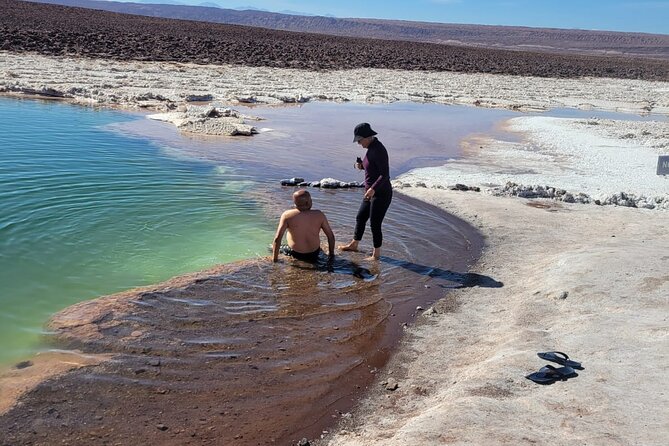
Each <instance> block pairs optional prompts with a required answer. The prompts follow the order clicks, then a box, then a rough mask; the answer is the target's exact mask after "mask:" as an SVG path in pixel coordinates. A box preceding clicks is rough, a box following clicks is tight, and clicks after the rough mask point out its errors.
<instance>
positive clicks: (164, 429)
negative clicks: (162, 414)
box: [156, 423, 169, 431]
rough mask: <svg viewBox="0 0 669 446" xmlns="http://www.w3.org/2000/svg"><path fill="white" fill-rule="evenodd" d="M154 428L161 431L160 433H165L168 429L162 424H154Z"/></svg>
mask: <svg viewBox="0 0 669 446" xmlns="http://www.w3.org/2000/svg"><path fill="white" fill-rule="evenodd" d="M156 428H158V430H161V431H166V430H167V429H169V428H168V427H167V426H165V425H164V424H162V423H160V424H156Z"/></svg>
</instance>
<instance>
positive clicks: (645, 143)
mask: <svg viewBox="0 0 669 446" xmlns="http://www.w3.org/2000/svg"><path fill="white" fill-rule="evenodd" d="M64 79H77V82H76V83H72V82H66V81H64ZM0 91H4V92H7V93H11V92H23V93H31V92H32V93H39V92H40V91H42V92H48V91H55V92H61V93H62V92H65V93H67V95H71V97H72V100H74V101H75V102H79V103H83V104H88V105H117V106H122V107H147V108H152V109H156V110H164V111H167V110H171V107H173V105H170V104H175V105H176V106H178V105H179V104H180V103H183V102H184V101H185V100H187V99H194V98H196V97H198V98H200V99H206V100H216V101H218V100H220V101H222V102H225V101H234V100H242V101H246V102H252V101H258V102H267V103H270V102H277V103H280V102H300V101H307V100H340V101H344V100H352V101H361V102H362V101H366V102H384V101H394V100H412V101H425V102H439V103H446V104H470V105H471V104H476V105H481V106H486V107H503V108H510V109H517V110H544V109H547V108H552V107H574V108H581V109H601V110H613V111H629V112H636V113H640V112H648V111H652V112H654V113H661V114H669V84H667V83H658V82H642V81H629V80H615V79H578V80H574V79H572V80H556V79H539V78H525V77H514V76H499V75H494V76H493V75H483V74H482V75H472V74H458V73H415V72H413V73H407V72H401V71H390V70H350V71H344V72H330V73H311V72H302V71H294V70H279V69H259V68H244V67H203V66H188V65H182V64H164V63H144V62H142V63H139V62H138V63H128V64H123V63H118V62H107V61H94V60H74V59H59V58H47V57H41V56H33V55H29V56H25V55H24V56H19V55H15V54H9V53H0ZM198 95H210V96H209V97H206V98H205V97H203V96H198ZM666 126H667V124H666V121H664V122H662V121H657V122H654V123H650V124H646V123H643V124H638V125H637V124H629V123H620V122H613V123H610V122H608V121H604V120H600V121H599V123H598V124H597V125H594V124H589V123H588V122H587V120H586V121H583V120H580V121H579V120H564V119H562V120H556V119H554V118H535V117H522V118H518V119H516V120H512V121H511V122H510V123H509V128H510V129H511V130H512V131H522V132H525V133H524V138H525V139H524V140H523V141H521V142H519V143H508V142H504V141H495V140H492V139H489V138H484V139H477V138H476V137H472V138H471V139H470V140H469V141H467V142H466V143H467V145H466V147H465V149H466V151H467V154H468V158H467V160H464V161H457V162H451V163H449V164H447V165H446V166H442V167H439V168H430V169H419V170H416V171H413V172H409V173H407V174H406V175H404V176H402V177H400V178H398V180H397V181H399V182H401V183H402V184H411V185H413V186H414V187H411V188H406V187H403V188H402V189H401V192H402V193H406V194H409V195H412V196H415V197H417V198H419V199H422V200H425V201H427V202H430V203H433V204H435V205H437V206H440V207H443V208H445V209H446V210H448V211H449V212H452V213H455V214H457V215H459V216H460V217H462V218H464V219H465V220H467V221H469V222H471V223H472V224H473V225H475V226H477V227H478V228H479V229H480V230H481V231H482V232H483V234H484V235H485V236H486V238H487V246H488V247H487V248H486V250H485V252H484V255H483V258H482V261H481V262H480V263H479V264H478V265H477V267H476V269H475V272H478V273H480V274H484V275H487V276H490V277H491V278H493V279H495V280H498V281H501V282H503V283H504V286H503V287H501V288H465V289H460V290H456V291H454V292H452V293H451V294H449V295H448V296H447V297H446V298H445V299H444V300H442V301H441V302H439V303H438V304H436V305H435V307H434V310H433V311H430V312H429V313H431V314H429V315H427V314H426V315H424V316H421V317H420V318H419V322H418V323H417V324H416V326H415V327H412V328H410V329H409V330H408V332H407V338H406V340H405V342H404V345H403V347H402V348H401V349H400V350H399V352H398V353H397V354H396V355H395V356H394V358H393V359H392V361H391V364H390V365H389V367H388V368H387V369H386V370H385V372H384V373H385V374H386V377H388V376H392V377H393V378H394V379H396V380H397V381H398V383H399V387H398V389H397V390H395V391H394V392H391V391H387V390H385V389H384V388H383V387H381V386H379V388H378V390H375V391H373V392H372V393H371V395H370V397H369V398H367V399H366V400H364V401H363V402H362V403H361V405H360V407H359V408H358V409H357V410H356V411H355V412H354V413H353V415H352V417H351V418H347V421H346V422H345V424H344V425H342V427H341V428H340V429H339V430H337V431H335V432H334V433H333V434H331V436H330V437H328V438H327V439H326V440H325V441H324V442H326V443H328V444H331V445H356V446H357V445H390V446H392V445H406V444H481V445H486V444H530V443H531V444H551V445H555V444H557V445H562V444H564V445H573V444H589V445H599V444H601V445H611V444H619V445H629V444H644V445H660V444H665V443H666V439H667V437H669V422H668V421H667V420H669V404H668V403H669V401H668V400H669V397H668V396H667V394H666V389H667V388H668V384H669V378H667V374H666V370H667V368H668V366H669V361H668V359H667V356H668V353H667V352H669V348H668V347H669V345H668V339H669V337H668V336H667V334H668V331H669V330H668V328H667V316H666V315H667V314H668V312H667V309H669V308H668V307H669V305H668V300H667V297H666V296H667V295H669V274H668V273H667V271H669V249H668V248H669V237H667V236H666V234H667V229H668V227H669V223H668V222H667V220H668V219H667V214H666V212H658V211H655V210H647V209H631V208H622V207H616V206H601V207H600V206H594V205H581V204H568V203H563V202H556V201H549V200H537V201H528V200H526V199H520V198H510V197H497V196H493V195H492V194H488V193H475V192H459V191H450V190H446V189H439V188H445V187H448V186H451V185H452V184H453V183H454V182H464V183H470V185H471V184H473V183H480V184H482V185H484V186H485V185H486V184H490V183H496V184H503V181H506V180H507V179H509V180H513V179H516V180H518V181H525V182H527V184H550V183H551V182H555V183H556V184H552V186H555V187H565V188H568V189H571V188H578V189H580V190H581V191H587V192H589V193H592V194H596V193H597V192H601V193H608V192H611V191H618V189H621V188H632V189H628V190H627V192H630V193H635V192H636V193H644V194H648V195H651V196H656V195H659V196H662V195H663V194H666V193H667V190H666V188H665V187H666V186H664V183H662V182H659V181H660V179H659V178H654V176H655V173H654V172H655V170H654V167H653V168H652V170H651V171H650V172H648V171H647V168H648V165H647V164H648V161H643V162H641V161H639V163H638V165H636V164H635V165H634V166H628V165H629V164H632V163H636V161H637V160H640V159H644V160H645V159H648V160H650V159H651V158H653V157H654V159H655V162H656V160H657V157H656V155H657V154H658V153H666V145H665V144H666V139H665V138H666V133H667V132H666V128H667V127H666ZM644 132H650V134H646V133H644ZM630 133H631V134H634V135H635V136H634V137H629V136H626V135H627V134H630ZM560 141H562V143H560ZM585 141H587V142H585ZM608 146H610V147H608ZM482 147H483V148H482ZM607 147H608V149H609V150H608V151H607ZM531 148H533V149H534V151H532V152H530V151H529V149H531ZM591 150H592V152H593V153H597V154H598V155H597V157H591V156H590V155H589V152H590V151H591ZM630 152H634V156H631V155H629V154H630ZM637 155H638V156H637ZM599 156H601V157H604V158H601V159H600V158H598V157H599ZM470 160H471V161H470ZM519 163H520V164H519ZM606 163H610V164H611V165H610V166H608V167H607V168H606V169H608V170H607V171H606V172H604V173H602V174H601V175H596V176H595V177H593V178H591V179H588V177H590V175H591V174H592V172H593V171H595V170H598V169H600V168H602V166H603V165H604V164H606ZM628 167H630V171H629V174H626V173H625V172H626V170H627V168H628ZM638 169H640V170H638ZM507 171H508V172H507ZM640 172H643V174H640ZM509 174H512V175H509ZM523 175H528V176H527V177H524V176H523ZM456 180H457V181H456ZM667 181H669V180H667ZM418 183H425V185H426V186H428V187H424V188H423V187H415V186H417V185H418ZM528 204H532V205H533V206H528ZM565 293H566V298H563V297H565ZM453 310H455V311H453ZM553 349H557V350H561V351H565V352H567V353H569V354H570V355H571V356H572V357H574V358H575V359H577V360H580V361H582V362H583V365H584V367H585V370H583V371H580V372H579V376H578V377H577V378H574V379H571V380H569V381H567V382H559V383H556V384H554V385H552V386H546V387H544V386H539V385H537V384H534V383H532V382H530V381H528V380H526V379H524V375H525V374H527V373H530V372H532V371H535V370H538V369H539V368H540V367H541V366H543V365H544V364H545V363H546V362H545V361H543V360H541V359H539V358H538V357H536V355H535V353H536V352H538V351H545V350H553Z"/></svg>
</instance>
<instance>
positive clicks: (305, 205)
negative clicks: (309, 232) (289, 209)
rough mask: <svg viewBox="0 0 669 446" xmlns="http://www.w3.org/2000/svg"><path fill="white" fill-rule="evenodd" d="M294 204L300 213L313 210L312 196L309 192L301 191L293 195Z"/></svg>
mask: <svg viewBox="0 0 669 446" xmlns="http://www.w3.org/2000/svg"><path fill="white" fill-rule="evenodd" d="M293 202H294V203H295V207H296V208H297V210H298V211H308V210H309V209H311V194H310V193H309V191H308V190H305V189H300V190H298V191H296V192H294V193H293Z"/></svg>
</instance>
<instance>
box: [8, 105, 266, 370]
mask: <svg viewBox="0 0 669 446" xmlns="http://www.w3.org/2000/svg"><path fill="white" fill-rule="evenodd" d="M137 119H144V118H143V117H142V116H138V115H129V114H125V113H120V112H115V111H110V110H91V109H87V108H81V107H76V106H71V105H67V104H62V103H49V102H39V101H25V100H12V99H5V98H0V134H1V135H2V140H1V142H0V364H9V363H11V362H12V361H17V360H19V359H22V358H26V357H28V356H30V355H31V354H32V353H34V352H35V351H36V350H39V349H40V348H41V345H40V335H41V333H42V330H43V328H42V327H43V324H44V322H45V321H46V320H47V319H48V318H49V316H51V315H52V314H53V313H54V312H56V311H58V310H61V309H63V308H65V307H67V306H68V305H71V304H73V303H76V302H80V301H82V300H86V299H91V298H94V297H97V296H100V295H104V294H109V293H114V292H117V291H121V290H125V289H128V288H131V287H135V286H139V285H145V284H151V283H155V282H159V281H162V280H165V279H168V278H169V277H172V276H174V275H177V274H181V273H185V272H191V271H197V270H200V269H203V268H206V267H209V266H212V265H214V264H217V263H223V262H230V261H233V260H238V259H242V258H250V257H255V256H258V255H267V248H266V247H267V246H268V244H269V242H270V240H271V238H272V235H273V234H272V233H273V229H274V228H273V225H272V224H270V222H268V221H266V218H265V217H264V216H263V214H262V212H261V209H260V207H259V205H258V204H257V203H254V202H253V201H252V200H250V199H249V198H248V197H246V194H244V191H245V190H246V189H248V188H249V187H253V182H252V181H251V180H250V179H249V178H247V177H244V176H243V175H240V174H239V172H237V171H236V169H235V168H234V167H226V166H224V165H223V166H222V165H221V163H220V162H219V163H218V164H219V165H218V166H216V165H214V164H210V163H205V162H201V161H194V160H188V159H182V158H176V157H174V156H170V153H171V150H170V148H169V147H160V146H158V145H156V144H155V143H152V142H151V141H148V140H146V139H142V138H129V137H127V136H124V135H123V134H121V133H119V132H117V131H114V130H113V129H112V128H111V127H110V126H109V124H112V123H119V122H127V121H129V120H137Z"/></svg>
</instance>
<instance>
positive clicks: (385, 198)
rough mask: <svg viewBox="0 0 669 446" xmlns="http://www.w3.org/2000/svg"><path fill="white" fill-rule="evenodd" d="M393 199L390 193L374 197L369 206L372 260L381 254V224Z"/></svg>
mask: <svg viewBox="0 0 669 446" xmlns="http://www.w3.org/2000/svg"><path fill="white" fill-rule="evenodd" d="M392 199H393V193H392V191H390V192H389V193H386V194H379V195H374V197H373V198H372V200H371V206H370V212H369V214H370V227H371V228H372V239H373V242H374V253H373V255H372V256H373V257H374V258H377V259H378V258H379V255H380V254H381V250H380V248H381V245H382V244H383V233H382V231H381V223H383V219H384V218H385V216H386V212H387V211H388V208H389V207H390V202H391V201H392Z"/></svg>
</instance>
